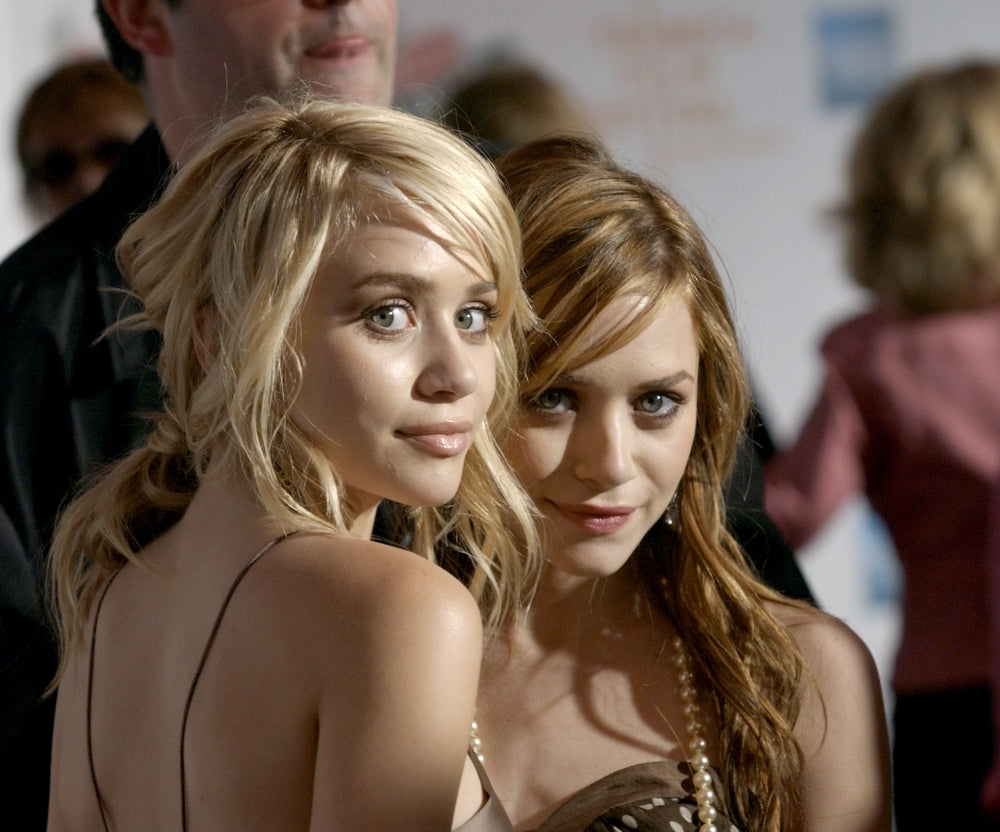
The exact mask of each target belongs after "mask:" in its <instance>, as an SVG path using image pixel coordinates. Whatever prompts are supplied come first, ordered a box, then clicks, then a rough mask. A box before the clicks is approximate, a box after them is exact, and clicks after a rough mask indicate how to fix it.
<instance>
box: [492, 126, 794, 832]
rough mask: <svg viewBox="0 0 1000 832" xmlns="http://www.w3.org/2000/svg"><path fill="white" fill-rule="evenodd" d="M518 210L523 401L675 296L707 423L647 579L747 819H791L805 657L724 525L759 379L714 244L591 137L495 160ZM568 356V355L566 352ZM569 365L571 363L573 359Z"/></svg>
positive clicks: (656, 534) (783, 826)
mask: <svg viewBox="0 0 1000 832" xmlns="http://www.w3.org/2000/svg"><path fill="white" fill-rule="evenodd" d="M498 166H499V168H500V171H501V174H502V175H503V177H504V179H505V180H506V184H507V189H508V193H509V194H510V195H511V198H512V201H513V202H514V207H515V209H516V210H517V213H518V217H519V218H520V221H521V231H522V235H523V238H524V239H523V247H524V275H525V277H524V281H525V288H526V289H527V291H528V295H529V297H530V298H531V300H532V303H533V305H534V307H535V311H536V313H537V314H538V316H539V318H540V319H541V323H542V325H543V330H541V331H538V332H536V333H533V334H532V335H531V337H530V339H529V371H528V376H527V379H526V381H525V383H524V384H523V385H522V398H531V397H532V396H533V395H537V394H538V393H540V392H541V391H543V390H544V389H545V388H547V387H549V386H551V385H552V384H553V383H554V381H555V379H556V378H557V377H558V376H559V375H561V374H563V373H565V372H568V371H572V370H573V369H575V368H576V367H579V366H583V365H585V364H587V363H588V362H590V361H593V360H595V359H596V358H598V357H600V356H602V355H606V354H609V353H611V352H613V351H615V350H617V349H619V348H620V347H621V346H623V345H624V344H626V343H628V342H629V341H630V340H632V339H633V338H634V337H635V336H636V335H637V334H638V333H639V332H641V331H642V330H643V329H644V328H645V327H646V326H648V325H649V323H650V322H651V321H652V320H653V319H654V318H655V317H656V315H657V314H658V313H659V312H660V310H662V309H663V307H664V306H665V305H666V304H667V303H668V302H669V301H670V300H671V299H672V298H674V297H677V296H678V295H679V296H681V297H683V298H684V299H685V301H686V302H687V305H688V308H689V310H690V313H691V317H692V319H693V321H694V327H695V333H696V338H697V340H698V348H699V354H700V366H699V373H698V401H697V428H696V433H695V439H694V445H693V447H692V451H691V457H690V460H689V462H688V465H687V468H686V470H685V473H684V476H683V479H682V480H681V484H680V489H679V506H680V522H679V527H680V532H674V531H671V530H670V528H669V527H668V526H667V525H666V524H665V523H660V524H657V525H656V526H655V527H654V528H653V529H652V530H651V531H650V532H649V533H648V534H647V536H646V538H645V539H644V540H643V542H642V543H641V544H640V547H639V549H638V551H637V553H636V555H635V557H636V559H637V564H638V566H639V568H640V571H641V574H642V575H643V579H644V581H645V583H646V585H647V587H648V589H649V592H650V594H651V596H652V597H654V598H655V599H656V600H657V602H658V603H659V605H660V608H661V609H662V611H663V613H664V614H665V615H666V616H667V617H668V618H669V619H670V620H671V621H672V622H673V623H674V625H675V627H676V629H677V630H678V632H679V634H680V635H681V637H682V638H683V640H684V642H685V645H686V646H687V648H688V650H689V651H690V653H691V656H692V659H693V664H694V665H695V668H696V672H697V674H698V676H699V678H700V685H701V686H700V687H699V692H702V693H705V694H708V695H709V696H710V697H711V702H712V704H713V705H714V707H715V711H716V716H717V719H718V724H719V726H720V729H721V735H720V740H721V752H722V759H723V760H725V769H726V770H727V771H733V772H735V773H736V774H735V776H734V777H732V778H724V779H725V780H726V791H727V795H726V798H727V803H728V805H729V808H730V810H731V813H732V815H733V816H734V817H735V818H737V819H738V822H739V825H740V826H741V828H744V829H753V830H768V831H769V832H778V830H793V829H795V828H797V826H796V825H797V823H798V821H797V817H798V815H797V808H798V807H797V803H798V793H797V789H796V783H797V775H798V773H799V771H800V769H801V765H802V760H801V752H800V749H799V747H798V745H797V743H796V741H795V738H794V736H793V733H792V729H793V726H794V724H795V720H796V717H797V716H798V711H799V703H800V680H801V676H802V672H803V663H802V658H801V656H800V654H799V651H798V649H797V647H796V645H795V643H794V642H793V641H792V639H791V638H790V636H789V635H788V633H787V632H786V631H785V629H784V628H783V627H782V626H781V625H780V624H779V623H778V622H777V621H776V620H775V618H774V617H773V616H772V615H771V614H770V613H769V612H768V610H767V609H766V608H765V607H764V605H763V603H762V602H763V601H765V600H767V601H778V600H779V597H778V596H776V595H775V594H774V593H773V592H772V591H770V590H769V589H767V588H766V587H765V586H763V585H762V584H761V583H759V582H758V581H757V580H756V578H755V577H753V575H752V574H751V572H750V571H749V569H748V567H747V566H746V564H745V561H744V557H743V554H742V551H741V550H740V548H739V546H738V544H737V543H736V542H735V541H734V540H733V538H732V537H731V536H730V534H729V533H728V531H727V530H726V527H725V517H724V507H723V483H724V481H725V480H726V478H727V476H728V475H729V473H730V470H731V468H732V465H733V461H734V458H735V454H736V448H737V444H738V441H739V438H740V434H741V431H742V429H743V425H744V424H745V420H746V415H747V410H748V408H749V389H748V384H747V380H746V374H745V370H744V367H743V362H742V359H741V356H740V350H739V345H738V343H737V337H736V333H735V331H734V327H733V322H732V318H731V315H730V311H729V306H728V303H727V300H726V295H725V291H724V288H723V285H722V281H721V279H720V277H719V274H718V271H717V270H716V267H715V264H714V263H713V260H712V257H711V254H710V253H709V250H708V247H707V244H706V243H705V240H704V238H703V236H702V234H701V232H700V231H699V229H698V228H697V226H696V225H695V223H694V221H693V220H692V219H691V217H690V216H689V215H688V213H687V211H685V210H684V208H683V207H682V206H681V205H680V204H679V203H678V202H677V201H676V200H675V199H674V198H673V197H671V196H670V195H669V194H668V193H666V192H665V191H664V190H662V189H661V188H659V187H657V186H655V185H654V184H653V183H651V182H649V181H648V180H646V179H644V178H643V177H640V176H638V175H637V174H635V173H632V172H630V171H627V170H624V169H622V168H621V167H619V166H618V165H617V164H615V162H614V161H613V160H612V159H611V158H610V156H609V155H608V153H607V152H606V151H605V150H604V149H603V148H602V147H601V146H599V145H598V144H596V143H595V142H593V141H590V140H586V139H582V138H571V137H564V138H556V139H550V140H544V141H539V142H535V143H532V144H529V145H526V146H524V147H523V148H521V149H518V150H514V151H512V152H510V153H508V154H507V155H506V156H503V157H501V159H500V160H499V162H498ZM627 295H640V296H642V297H644V298H647V299H648V302H647V303H645V304H644V305H643V306H642V308H641V311H640V312H639V313H638V314H637V315H635V316H634V317H632V318H631V319H630V320H629V321H627V322H626V323H624V324H623V325H622V327H621V328H620V329H619V330H618V331H617V332H615V333H614V334H612V335H611V336H610V337H609V338H606V339H603V340H601V339H592V340H594V341H595V343H593V346H592V347H591V348H590V349H589V350H585V349H583V348H582V346H581V344H583V343H585V342H586V340H587V336H588V334H589V332H590V328H591V326H592V325H593V322H594V321H595V319H596V318H597V317H598V316H599V315H600V312H601V310H603V309H605V308H607V306H608V304H610V303H613V302H614V300H615V299H617V298H620V297H623V296H627ZM567 356H569V358H567ZM570 361H572V366H569V362H570Z"/></svg>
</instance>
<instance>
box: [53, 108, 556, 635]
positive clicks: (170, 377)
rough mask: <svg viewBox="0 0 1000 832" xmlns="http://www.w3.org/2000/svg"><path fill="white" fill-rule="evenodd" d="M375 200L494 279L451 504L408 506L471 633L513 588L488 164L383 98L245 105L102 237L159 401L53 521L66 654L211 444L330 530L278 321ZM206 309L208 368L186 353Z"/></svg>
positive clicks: (512, 245) (514, 372)
mask: <svg viewBox="0 0 1000 832" xmlns="http://www.w3.org/2000/svg"><path fill="white" fill-rule="evenodd" d="M393 212H396V213H400V212H403V213H407V214H408V215H410V216H416V217H418V218H424V219H427V218H429V219H430V220H431V221H433V222H435V223H436V224H437V225H439V226H440V227H441V228H443V229H444V231H445V233H446V234H447V235H448V236H450V237H451V240H452V242H453V244H454V245H455V246H457V247H459V248H461V249H463V250H464V251H466V252H468V253H469V254H470V256H472V257H474V258H475V259H476V260H477V261H478V262H479V263H480V264H481V265H482V267H483V269H484V271H485V272H486V273H487V274H488V275H490V276H491V277H492V278H493V280H495V281H496V284H497V288H498V304H497V311H498V313H499V316H498V317H497V319H496V320H495V321H493V326H492V336H491V339H492V343H493V346H494V350H495V353H496V366H497V386H496V395H495V398H494V401H493V404H492V406H491V408H490V411H489V413H488V417H487V420H486V421H487V424H485V425H481V426H480V427H479V428H478V429H477V431H476V432H475V434H474V438H473V442H472V444H471V447H470V450H469V452H468V455H467V462H466V465H465V469H464V472H463V476H462V480H461V484H460V486H459V490H458V493H457V494H456V496H455V498H454V500H453V501H452V502H451V503H449V505H447V506H446V507H443V508H430V509H412V510H411V513H410V516H409V520H410V521H411V523H412V530H413V533H414V534H413V540H414V549H415V550H416V551H417V552H419V553H420V554H422V555H424V556H426V557H428V558H431V559H434V558H435V556H436V550H437V549H438V547H439V545H440V544H441V541H442V540H443V539H444V538H445V537H446V536H447V538H448V540H449V543H450V550H452V551H453V550H454V549H455V548H456V547H457V548H458V549H459V550H460V551H461V553H462V555H463V556H464V557H465V558H467V559H468V560H469V563H470V566H469V568H468V570H467V572H468V573H469V586H470V589H471V590H472V592H473V594H474V596H475V597H476V598H477V600H478V601H479V603H480V606H481V609H482V611H483V615H484V621H485V623H486V625H487V628H488V629H495V628H498V627H499V626H501V624H502V623H503V622H504V621H505V620H506V617H507V616H508V615H509V614H510V611H511V610H512V609H514V608H515V607H516V605H517V604H518V603H520V601H521V600H522V598H521V594H522V592H523V591H524V590H525V587H526V586H527V585H528V584H530V581H531V575H532V573H533V570H534V569H535V567H534V566H533V561H532V555H531V554H530V553H531V552H533V551H537V546H536V545H535V543H534V540H535V537H534V524H533V515H532V506H531V503H530V500H529V499H528V498H527V497H526V496H525V495H524V494H523V492H522V491H521V488H520V486H519V485H518V483H517V481H516V479H515V478H514V476H513V475H512V473H511V472H510V471H509V469H508V468H507V466H506V463H505V461H504V459H503V456H502V454H501V453H500V451H499V449H498V446H497V444H496V442H495V440H494V438H493V429H494V428H496V427H498V426H499V425H500V424H502V423H503V422H504V421H505V419H506V417H507V414H508V411H509V408H510V407H511V405H512V403H513V401H514V399H515V396H516V393H517V380H518V375H519V372H520V370H521V360H522V356H523V336H524V331H525V330H526V329H527V328H529V327H530V326H531V325H532V323H533V321H534V317H533V315H532V313H531V311H530V307H529V305H528V303H527V301H526V298H525V296H524V293H523V291H522V290H521V287H520V282H519V269H520V247H519V243H520V236H519V232H518V225H517V221H516V218H515V216H514V213H513V210H512V208H511V206H510V203H509V201H508V200H507V198H506V196H505V194H504V191H503V189H502V187H501V185H500V182H499V180H498V179H497V176H496V173H495V171H494V170H493V169H492V167H491V166H490V165H489V164H488V163H486V162H485V161H483V160H482V159H481V158H480V157H479V156H478V155H477V154H475V153H474V152H473V151H472V150H470V149H469V148H468V147H467V146H465V145H464V143H463V142H461V141H460V140H459V139H457V138H455V137H454V136H452V135H450V134H449V133H448V132H447V131H446V130H444V129H443V128H440V127H437V126H435V125H433V124H431V123H429V122H427V121H425V120H422V119H418V118H416V117H413V116H409V115H406V114H404V113H401V112H396V111H392V110H389V109H382V108H376V107H371V106H367V105H360V104H347V103H333V102H330V101H320V100H309V99H307V98H303V99H299V100H295V101H292V102H284V103H282V102H278V101H275V100H263V101H259V102H257V103H256V104H255V105H253V106H252V107H251V108H250V109H249V111H248V112H247V113H246V114H244V115H242V116H240V117H238V118H235V119H233V120H232V121H230V122H229V123H227V124H225V125H223V126H222V127H221V128H220V129H219V130H218V132H217V133H216V134H215V135H214V136H213V137H212V138H211V139H210V140H209V141H208V142H207V144H206V145H205V146H204V147H203V148H202V149H201V150H200V152H199V153H198V154H196V156H195V157H194V158H192V159H191V161H190V162H189V163H187V164H186V165H185V166H184V168H183V169H182V170H181V171H180V173H179V174H178V175H177V176H176V177H175V178H174V180H173V181H172V182H171V184H170V186H169V187H168V189H167V191H166V193H165V195H164V196H163V198H162V200H161V201H160V202H159V203H158V204H157V205H156V206H155V207H154V208H152V209H151V210H150V211H149V212H148V213H146V214H145V215H143V216H142V217H140V218H139V219H138V220H136V221H135V222H134V224H133V225H132V226H130V228H129V229H128V230H127V231H126V233H125V235H124V237H123V238H122V240H121V243H120V244H119V246H118V250H117V254H118V258H119V262H120V265H121V268H122V272H123V274H125V275H126V276H127V278H128V280H129V281H130V282H131V285H132V286H133V288H134V291H135V293H136V294H137V295H138V297H139V298H140V299H141V301H142V303H143V305H144V307H143V313H142V315H141V316H140V320H138V321H130V322H128V323H130V324H132V325H138V326H144V327H152V328H153V329H155V330H157V331H158V332H159V333H161V334H162V338H163V347H162V350H161V353H160V357H159V372H160V378H161V380H162V384H163V387H164V390H165V401H164V410H163V413H162V414H161V415H160V416H159V417H158V418H157V420H156V423H155V427H154V429H153V431H152V433H151V435H150V436H149V439H148V441H147V442H146V443H145V445H144V446H143V447H141V448H140V449H138V450H136V451H134V452H133V453H132V454H131V455H130V456H128V457H127V458H125V459H124V460H122V461H120V462H119V463H117V464H115V465H114V466H113V467H111V468H110V469H109V470H108V471H106V472H105V473H104V474H103V475H101V476H100V478H99V479H98V480H97V482H96V484H95V485H93V486H92V487H91V488H90V489H89V490H87V491H86V492H85V493H83V494H82V495H81V496H79V497H78V498H77V499H76V500H75V501H74V502H73V503H72V504H71V505H70V507H69V508H68V510H67V511H66V512H65V513H64V514H63V515H62V517H61V518H60V522H59V524H58V527H57V530H56V534H55V538H54V542H53V546H52V553H51V559H50V577H51V581H50V585H51V588H52V594H53V603H54V607H55V610H56V612H57V618H58V622H59V628H60V635H61V641H62V644H63V648H64V650H63V652H64V654H65V647H66V645H68V644H69V643H70V642H71V641H72V640H73V639H74V638H76V637H77V636H78V635H79V634H80V632H81V626H82V625H83V622H84V621H85V619H86V617H87V615H88V614H89V612H90V610H91V609H92V605H93V602H94V599H95V597H96V596H97V595H98V593H99V592H100V590H101V588H102V587H103V586H104V585H105V583H106V582H107V581H108V579H109V577H110V576H111V575H112V574H113V573H114V571H115V570H116V569H118V568H119V567H120V566H121V565H122V564H123V563H124V562H126V561H134V560H136V559H137V553H138V552H139V551H140V550H141V549H142V548H143V547H144V546H145V545H147V544H148V543H149V542H150V541H151V540H152V539H154V538H155V537H157V536H158V535H160V534H162V533H163V532H164V531H165V530H166V529H167V528H169V527H170V526H171V525H172V524H173V523H175V522H176V521H177V519H178V518H179V517H180V516H181V514H182V513H183V512H184V510H185V508H186V507H187V505H188V503H189V502H190V500H191V497H192V495H193V493H194V491H195V490H196V488H197V487H198V483H199V479H200V478H201V477H202V475H203V474H204V473H205V470H206V468H207V465H208V463H209V460H210V459H216V458H220V457H221V458H228V459H230V460H231V461H233V462H235V464H236V465H238V467H239V468H240V470H242V472H243V473H244V475H245V476H246V478H247V480H248V482H249V483H250V484H251V485H252V487H253V490H254V492H255V494H256V496H257V498H258V499H259V501H260V503H261V505H262V506H263V508H264V510H265V511H266V512H267V513H268V514H269V515H271V516H273V517H274V518H275V519H276V520H277V521H278V522H279V523H280V524H281V525H282V527H283V528H285V529H286V530H294V529H303V528H317V527H320V528H325V529H327V530H329V531H331V532H334V533H344V532H345V530H346V528H347V526H348V524H349V522H350V520H351V510H350V508H349V506H348V505H347V503H346V501H345V497H344V493H343V488H342V484H341V480H340V477H339V475H338V472H337V471H336V470H335V468H334V467H333V466H332V464H331V463H330V461H329V460H328V459H327V457H326V456H324V454H323V453H322V451H321V450H320V448H319V447H318V446H317V445H316V444H315V442H314V441H313V440H311V439H310V438H309V436H307V435H306V434H305V433H304V432H303V431H301V430H299V429H297V428H296V426H295V424H294V423H293V420H292V419H291V418H290V412H291V409H292V406H293V403H294V401H295V397H296V394H297V391H298V390H299V387H300V383H301V380H302V369H303V368H302V360H301V357H300V356H299V355H298V354H297V351H296V347H295V344H296V340H297V339H296V327H297V322H298V320H299V313H300V310H301V308H302V305H303V302H304V300H305V298H306V295H307V293H308V291H309V288H310V286H311V284H312V281H313V278H314V276H315V274H316V271H317V268H318V267H319V266H320V265H321V263H323V262H324V261H325V260H326V259H328V258H329V257H331V256H332V255H333V254H334V253H335V252H336V251H337V250H338V249H340V248H341V247H342V246H344V245H345V244H347V243H348V242H349V241H350V240H351V238H352V235H353V234H354V232H355V230H356V229H357V228H358V227H359V226H360V225H362V224H364V223H368V222H373V221H378V220H379V219H383V218H386V217H388V216H389V215H390V214H391V213H393ZM206 315H209V316H210V317H211V320H212V333H213V337H212V343H211V351H212V357H213V360H212V361H211V363H210V367H209V369H208V370H207V371H206V370H205V369H203V367H202V363H201V362H200V361H199V355H198V353H199V350H201V349H204V341H203V339H202V336H201V334H200V332H201V331H202V323H203V319H204V318H205V316H206ZM473 520H474V522H473ZM518 546H520V547H521V548H522V551H521V552H519V551H518ZM525 547H526V551H528V552H529V558H528V560H527V561H525V560H524V557H523V554H524V549H525Z"/></svg>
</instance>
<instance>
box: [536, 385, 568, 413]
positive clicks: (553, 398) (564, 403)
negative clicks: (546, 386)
mask: <svg viewBox="0 0 1000 832" xmlns="http://www.w3.org/2000/svg"><path fill="white" fill-rule="evenodd" d="M531 404H532V405H533V406H534V407H536V408H538V409H539V410H547V411H549V412H552V411H560V410H566V409H568V408H569V394H568V393H567V392H566V391H565V390H558V389H555V388H553V389H551V390H543V391H542V392H541V393H539V394H538V395H537V396H535V398H534V399H533V400H532V401H531Z"/></svg>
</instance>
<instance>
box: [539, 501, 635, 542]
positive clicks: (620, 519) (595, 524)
mask: <svg viewBox="0 0 1000 832" xmlns="http://www.w3.org/2000/svg"><path fill="white" fill-rule="evenodd" d="M549 502H550V503H551V504H552V505H553V506H554V507H555V508H556V510H557V511H558V512H559V513H560V514H561V515H562V516H563V517H565V518H566V519H567V520H569V521H570V522H571V523H572V524H573V525H575V526H577V527H578V528H581V529H583V530H584V531H585V532H588V533H589V534H594V535H602V534H612V533H613V532H616V531H618V529H620V528H621V527H622V526H624V525H625V524H626V523H627V522H628V520H629V518H630V517H631V516H632V514H633V513H634V512H635V508H633V507H632V506H592V505H586V504H584V505H569V504H566V503H557V502H554V501H552V500H550V501H549Z"/></svg>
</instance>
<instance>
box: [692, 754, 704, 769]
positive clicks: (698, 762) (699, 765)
mask: <svg viewBox="0 0 1000 832" xmlns="http://www.w3.org/2000/svg"><path fill="white" fill-rule="evenodd" d="M688 762H689V763H690V764H691V767H692V768H694V769H697V770H699V771H701V770H704V769H706V768H708V757H707V756H706V755H704V754H695V755H693V756H692V757H691V759H690V760H688Z"/></svg>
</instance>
